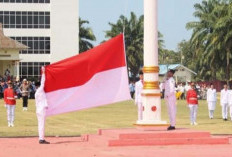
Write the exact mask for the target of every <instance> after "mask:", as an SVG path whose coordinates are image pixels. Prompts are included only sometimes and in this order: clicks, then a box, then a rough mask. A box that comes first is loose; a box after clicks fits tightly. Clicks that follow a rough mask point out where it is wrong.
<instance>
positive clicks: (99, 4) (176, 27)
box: [79, 0, 202, 50]
mask: <svg viewBox="0 0 232 157" xmlns="http://www.w3.org/2000/svg"><path fill="white" fill-rule="evenodd" d="M201 1H202V0H158V29H159V31H160V32H161V33H162V34H163V35H164V37H163V39H164V41H165V48H166V49H170V50H177V45H178V43H179V42H181V41H182V40H188V39H189V38H190V37H191V31H188V30H186V28H185V26H186V23H188V22H190V21H195V20H197V19H196V18H195V17H194V16H193V13H194V7H193V6H194V4H195V3H200V2H201ZM130 12H134V13H135V14H136V15H137V16H140V15H143V0H79V16H80V17H81V18H82V19H83V20H88V21H89V22H90V23H89V24H88V25H86V26H88V27H91V28H92V30H93V32H94V34H95V35H96V38H97V41H96V42H95V43H94V44H95V45H98V44H99V43H100V42H101V41H103V40H105V39H106V38H105V33H104V31H106V30H110V26H109V22H111V23H116V22H117V20H118V19H119V16H120V15H124V16H127V17H128V18H129V17H130Z"/></svg>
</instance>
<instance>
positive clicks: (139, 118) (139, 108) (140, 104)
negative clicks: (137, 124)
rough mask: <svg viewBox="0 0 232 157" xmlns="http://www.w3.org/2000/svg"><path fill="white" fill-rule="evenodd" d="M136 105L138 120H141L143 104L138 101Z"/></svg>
mask: <svg viewBox="0 0 232 157" xmlns="http://www.w3.org/2000/svg"><path fill="white" fill-rule="evenodd" d="M137 106H138V120H142V119H143V104H142V102H139V103H138V104H137Z"/></svg>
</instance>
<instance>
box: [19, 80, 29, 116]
mask: <svg viewBox="0 0 232 157" xmlns="http://www.w3.org/2000/svg"><path fill="white" fill-rule="evenodd" d="M20 90H21V93H22V97H23V111H27V110H28V109H27V106H28V95H29V85H28V83H27V79H23V83H22V85H21V86H20Z"/></svg>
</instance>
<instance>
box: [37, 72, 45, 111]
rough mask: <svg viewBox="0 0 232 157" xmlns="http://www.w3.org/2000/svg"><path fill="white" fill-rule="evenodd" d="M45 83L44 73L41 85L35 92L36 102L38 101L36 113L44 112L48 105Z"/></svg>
mask: <svg viewBox="0 0 232 157" xmlns="http://www.w3.org/2000/svg"><path fill="white" fill-rule="evenodd" d="M44 83H45V75H44V74H42V78H41V86H40V87H39V88H38V89H37V91H36V93H35V102H36V113H37V114H43V110H44V109H45V108H46V107H48V103H47V99H46V94H45V92H44Z"/></svg>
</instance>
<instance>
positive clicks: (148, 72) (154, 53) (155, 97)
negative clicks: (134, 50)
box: [137, 0, 167, 126]
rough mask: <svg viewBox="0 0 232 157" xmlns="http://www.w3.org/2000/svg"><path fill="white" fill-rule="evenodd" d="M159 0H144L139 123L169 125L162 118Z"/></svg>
mask: <svg viewBox="0 0 232 157" xmlns="http://www.w3.org/2000/svg"><path fill="white" fill-rule="evenodd" d="M157 8H158V7H157V0H144V68H143V72H144V87H143V91H142V103H143V119H142V120H138V121H137V125H158V126H159V125H167V122H166V121H162V120H161V94H160V89H159V65H158V29H157Z"/></svg>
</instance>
